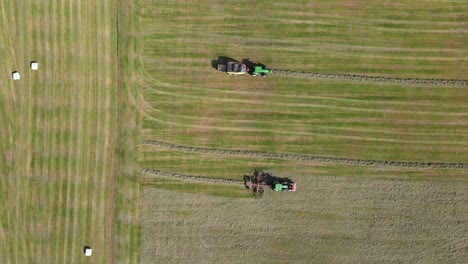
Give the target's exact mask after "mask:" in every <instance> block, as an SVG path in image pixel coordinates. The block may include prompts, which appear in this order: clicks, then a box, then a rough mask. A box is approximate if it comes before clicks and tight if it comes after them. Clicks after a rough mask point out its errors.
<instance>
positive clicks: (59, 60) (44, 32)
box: [0, 0, 139, 263]
mask: <svg viewBox="0 0 468 264" xmlns="http://www.w3.org/2000/svg"><path fill="white" fill-rule="evenodd" d="M116 19H117V6H116V2H115V1H62V0H55V1H34V0H23V1H0V24H1V27H2V33H1V37H0V56H1V58H2V59H1V60H0V69H1V74H0V76H1V78H0V121H1V122H0V123H1V126H0V157H1V161H0V203H1V204H2V205H1V207H0V208H1V209H0V212H1V220H0V262H1V263H125V262H126V263H136V262H138V253H139V249H132V247H134V246H137V247H139V244H138V239H137V240H136V242H135V243H133V242H132V241H129V240H131V239H132V238H133V237H137V238H138V237H139V233H138V232H139V228H138V229H137V231H135V230H134V229H135V228H133V227H132V224H133V223H132V221H133V220H132V216H133V215H135V214H137V213H136V211H137V210H138V207H137V208H135V206H134V204H135V203H134V202H135V201H136V199H135V196H137V193H138V190H139V189H138V188H139V187H138V185H135V184H134V183H133V182H131V181H128V180H125V178H118V177H117V176H118V175H121V174H119V173H118V171H119V164H121V163H122V162H119V161H122V160H123V159H124V158H125V157H124V156H123V154H122V155H119V156H117V155H116V150H118V148H117V147H118V145H117V138H118V137H117V135H118V134H119V133H118V131H120V126H119V125H118V123H119V118H118V116H119V112H120V111H122V112H124V113H125V111H123V110H121V109H120V108H119V94H118V93H119V92H120V93H122V91H125V90H119V89H118V88H117V87H118V84H119V83H118V79H117V78H116V76H117V75H118V67H117V65H119V62H120V59H119V58H118V56H117V28H116ZM122 46H123V47H124V46H125V45H122ZM31 60H36V61H38V62H39V70H38V71H34V72H33V71H31V70H30V69H29V62H30V61H31ZM14 70H17V71H19V72H20V74H21V80H18V81H13V80H12V79H11V72H12V71H14ZM122 78H124V77H122ZM123 87H125V86H123ZM122 105H124V106H125V105H126V104H122ZM122 119H125V118H124V117H122V118H120V120H122ZM122 135H123V136H125V135H126V134H125V133H122ZM121 142H123V143H125V144H127V140H121ZM123 152H124V151H120V152H119V153H123ZM119 192H120V194H122V193H125V195H120V196H119V199H118V198H117V197H118V193H119ZM128 199H131V201H132V202H131V205H129V202H128ZM138 227H139V226H138ZM129 243H130V244H131V245H130V246H129ZM85 245H87V246H91V247H92V248H93V256H92V257H91V258H86V257H85V256H84V254H83V247H84V246H85ZM132 252H135V253H132Z"/></svg>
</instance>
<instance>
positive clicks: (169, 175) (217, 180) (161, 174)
mask: <svg viewBox="0 0 468 264" xmlns="http://www.w3.org/2000/svg"><path fill="white" fill-rule="evenodd" d="M140 171H141V172H142V173H143V174H145V175H150V176H157V177H162V178H168V179H177V180H191V181H196V182H202V183H213V184H228V185H243V184H244V182H243V181H241V180H230V179H223V178H211V177H206V176H195V175H189V174H181V173H177V172H168V171H160V170H152V169H146V168H141V169H140ZM148 179H150V178H140V180H148Z"/></svg>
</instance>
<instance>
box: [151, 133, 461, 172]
mask: <svg viewBox="0 0 468 264" xmlns="http://www.w3.org/2000/svg"><path fill="white" fill-rule="evenodd" d="M143 145H149V146H157V147H161V148H165V149H169V150H173V151H177V152H184V153H195V154H204V155H221V156H233V157H250V158H261V159H280V160H289V161H302V162H318V163H324V164H337V165H355V166H373V167H394V168H410V169H458V170H468V164H467V163H444V162H416V161H387V160H364V159H350V158H334V157H324V156H309V155H299V154H290V153H276V152H264V151H251V150H237V149H211V148H201V147H189V146H181V145H176V144H171V143H167V142H162V141H156V140H143Z"/></svg>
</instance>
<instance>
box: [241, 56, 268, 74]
mask: <svg viewBox="0 0 468 264" xmlns="http://www.w3.org/2000/svg"><path fill="white" fill-rule="evenodd" d="M242 63H243V64H245V66H247V69H248V73H249V74H252V72H253V70H254V69H255V67H257V66H260V67H262V68H267V67H266V65H265V64H262V63H259V62H257V63H255V62H253V61H251V60H250V58H245V59H242Z"/></svg>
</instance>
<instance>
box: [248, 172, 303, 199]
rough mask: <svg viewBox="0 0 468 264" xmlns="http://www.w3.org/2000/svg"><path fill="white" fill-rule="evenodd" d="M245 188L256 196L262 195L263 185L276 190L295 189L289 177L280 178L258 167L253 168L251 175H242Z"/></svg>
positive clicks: (293, 190) (263, 191) (290, 190)
mask: <svg viewBox="0 0 468 264" xmlns="http://www.w3.org/2000/svg"><path fill="white" fill-rule="evenodd" d="M244 185H245V188H247V189H250V190H252V193H253V195H254V196H256V197H262V196H263V195H264V193H265V187H266V188H269V189H272V190H273V191H276V192H282V191H289V192H295V191H296V184H295V183H294V182H293V181H292V180H291V179H289V178H280V177H275V176H273V175H271V174H270V173H268V172H264V171H261V170H258V169H254V172H253V174H252V175H244Z"/></svg>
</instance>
